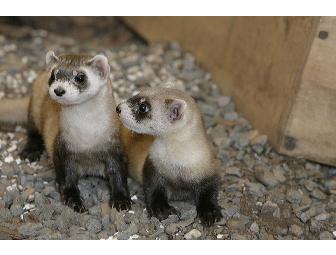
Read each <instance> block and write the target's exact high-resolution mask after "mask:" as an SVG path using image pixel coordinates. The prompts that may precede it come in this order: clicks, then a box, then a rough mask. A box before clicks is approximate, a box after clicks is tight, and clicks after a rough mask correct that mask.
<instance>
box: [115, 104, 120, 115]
mask: <svg viewBox="0 0 336 255" xmlns="http://www.w3.org/2000/svg"><path fill="white" fill-rule="evenodd" d="M116 111H117V113H118V114H120V113H121V109H120V105H118V106H117V107H116Z"/></svg>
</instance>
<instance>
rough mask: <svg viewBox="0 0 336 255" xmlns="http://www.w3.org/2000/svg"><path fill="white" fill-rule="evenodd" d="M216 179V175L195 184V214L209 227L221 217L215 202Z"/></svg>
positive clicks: (216, 192) (216, 191)
mask: <svg viewBox="0 0 336 255" xmlns="http://www.w3.org/2000/svg"><path fill="white" fill-rule="evenodd" d="M217 194H218V181H217V178H216V177H213V178H211V179H207V180H204V181H202V182H200V183H199V184H197V185H196V186H195V195H196V208H197V215H198V217H199V218H200V220H201V222H202V224H204V225H205V226H207V227H209V226H211V225H213V224H214V223H215V222H216V221H219V220H220V219H221V218H222V213H221V211H220V207H219V206H218V202H217Z"/></svg>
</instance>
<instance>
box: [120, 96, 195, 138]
mask: <svg viewBox="0 0 336 255" xmlns="http://www.w3.org/2000/svg"><path fill="white" fill-rule="evenodd" d="M149 91H150V90H145V91H143V92H140V93H139V94H138V95H135V96H133V97H132V98H130V99H128V100H127V101H125V102H123V103H121V104H119V105H118V106H117V109H116V110H117V113H118V115H119V118H120V120H121V121H122V122H123V124H124V125H125V126H126V127H127V128H129V129H131V130H133V131H134V132H136V133H141V134H148V135H153V136H162V135H167V134H170V133H174V132H177V131H179V130H180V129H181V128H183V127H184V126H185V125H186V123H187V121H188V119H189V118H190V114H191V113H190V112H189V111H188V107H187V103H186V101H184V100H183V99H180V98H178V97H176V96H169V95H162V94H160V95H156V94H155V93H154V94H153V93H152V92H149ZM147 92H148V93H147Z"/></svg>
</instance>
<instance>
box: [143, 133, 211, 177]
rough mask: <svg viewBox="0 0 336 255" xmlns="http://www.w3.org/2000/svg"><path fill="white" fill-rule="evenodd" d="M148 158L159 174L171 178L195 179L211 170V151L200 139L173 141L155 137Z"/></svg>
mask: <svg viewBox="0 0 336 255" xmlns="http://www.w3.org/2000/svg"><path fill="white" fill-rule="evenodd" d="M150 159H151V160H152V161H153V164H154V166H155V167H156V169H157V171H159V173H160V174H162V175H164V176H166V177H168V178H170V179H172V180H176V179H182V180H184V181H192V180H197V179H201V178H203V177H205V176H206V175H207V174H209V171H211V170H210V169H209V167H210V164H211V163H210V161H211V153H210V152H209V148H208V146H207V144H206V143H205V142H204V141H203V140H202V139H200V140H198V139H190V140H188V141H181V142H174V143H171V142H167V141H166V140H163V139H156V140H155V142H154V143H153V145H152V147H151V150H150Z"/></svg>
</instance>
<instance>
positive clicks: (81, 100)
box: [0, 51, 131, 212]
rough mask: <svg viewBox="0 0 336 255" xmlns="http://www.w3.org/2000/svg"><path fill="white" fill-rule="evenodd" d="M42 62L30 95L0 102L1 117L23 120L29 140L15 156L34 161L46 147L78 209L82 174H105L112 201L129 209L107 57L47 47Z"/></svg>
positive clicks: (67, 200) (64, 196)
mask: <svg viewBox="0 0 336 255" xmlns="http://www.w3.org/2000/svg"><path fill="white" fill-rule="evenodd" d="M46 65H47V71H45V72H43V73H41V74H40V75H39V76H38V78H37V79H36V80H35V82H34V84H33V87H32V95H31V97H30V98H29V99H27V98H24V99H17V100H14V101H12V106H11V107H10V102H11V101H10V100H4V101H2V100H1V101H0V120H2V121H5V122H12V123H13V122H17V123H20V122H25V121H27V133H28V142H27V144H26V146H25V148H24V149H23V150H22V152H21V154H20V155H21V156H22V157H23V158H27V159H29V160H31V161H35V160H38V159H39V157H40V154H41V152H42V151H43V150H44V147H45V148H46V150H47V153H48V156H49V158H50V159H51V161H52V162H53V164H54V167H55V171H56V182H57V183H58V186H59V191H60V193H61V197H62V200H63V201H64V202H65V204H67V205H69V206H70V207H73V208H74V209H75V210H76V211H78V212H82V211H84V210H85V208H84V206H83V203H82V200H81V197H80V191H79V188H78V180H79V178H80V177H84V176H97V177H103V178H106V179H107V180H108V183H109V186H110V189H111V204H112V205H113V206H114V207H116V209H118V210H125V209H129V208H130V207H131V200H130V198H129V192H128V188H127V168H126V166H125V162H124V155H123V149H122V143H121V141H120V121H119V119H118V117H117V114H116V112H115V101H114V98H113V94H112V85H111V80H110V78H109V74H110V66H109V64H108V60H107V58H106V57H105V56H104V55H96V56H94V57H92V56H86V55H60V56H56V55H55V53H54V52H52V51H50V52H48V53H47V55H46ZM16 106H18V108H16ZM27 112H28V113H27Z"/></svg>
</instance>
